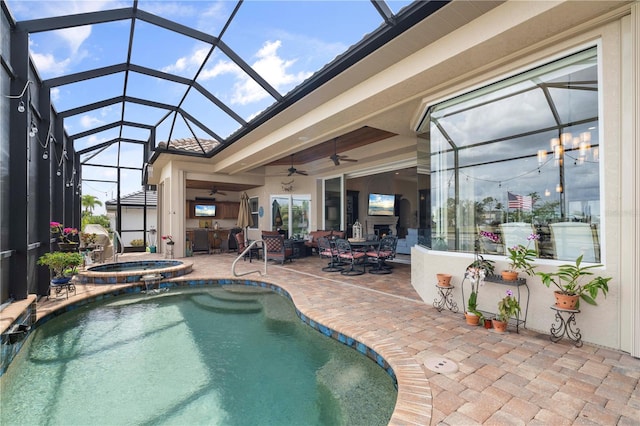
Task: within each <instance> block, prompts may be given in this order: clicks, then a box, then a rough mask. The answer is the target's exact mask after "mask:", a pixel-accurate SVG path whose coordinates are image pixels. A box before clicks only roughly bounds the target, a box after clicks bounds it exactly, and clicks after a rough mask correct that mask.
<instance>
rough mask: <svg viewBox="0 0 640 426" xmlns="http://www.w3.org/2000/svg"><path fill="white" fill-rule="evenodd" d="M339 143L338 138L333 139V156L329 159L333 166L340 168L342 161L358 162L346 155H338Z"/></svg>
mask: <svg viewBox="0 0 640 426" xmlns="http://www.w3.org/2000/svg"><path fill="white" fill-rule="evenodd" d="M337 141H338V138H334V139H333V155H332V156H331V157H329V159H331V161H333V164H335V165H336V166H339V165H340V160H342V161H353V162H356V161H358V160H354V159H352V158H348V157H347V156H346V155H338V149H337Z"/></svg>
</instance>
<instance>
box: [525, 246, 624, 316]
mask: <svg viewBox="0 0 640 426" xmlns="http://www.w3.org/2000/svg"><path fill="white" fill-rule="evenodd" d="M581 265H582V255H580V256H579V257H578V258H577V259H576V261H575V264H573V265H571V264H565V265H560V266H559V267H558V270H557V271H556V272H551V273H547V272H538V273H537V274H536V275H539V276H540V277H541V278H542V283H543V284H544V285H546V286H547V287H550V286H551V284H553V285H555V286H556V288H557V289H558V291H560V292H561V293H564V294H568V295H575V296H580V299H582V300H584V301H585V302H587V303H588V304H590V305H597V303H596V300H595V299H596V297H597V296H598V293H599V292H600V291H602V294H603V295H604V297H607V292H608V291H609V284H608V283H609V281H610V280H611V277H606V278H605V277H600V276H594V275H595V274H594V273H593V272H591V271H592V270H593V269H595V268H600V267H602V265H589V266H581Z"/></svg>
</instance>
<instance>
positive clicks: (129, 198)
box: [105, 190, 158, 210]
mask: <svg viewBox="0 0 640 426" xmlns="http://www.w3.org/2000/svg"><path fill="white" fill-rule="evenodd" d="M116 205H117V199H113V200H109V201H107V202H105V207H106V208H107V210H110V208H111V209H115V207H116ZM120 205H121V206H127V207H142V206H144V191H142V190H140V191H137V192H134V193H132V194H129V195H125V196H123V197H120ZM157 205H158V193H157V191H147V207H156V206H157Z"/></svg>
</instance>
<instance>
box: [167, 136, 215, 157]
mask: <svg viewBox="0 0 640 426" xmlns="http://www.w3.org/2000/svg"><path fill="white" fill-rule="evenodd" d="M219 145H220V142H218V141H216V140H213V139H196V138H183V139H174V140H172V141H171V142H170V143H169V146H168V147H167V143H166V142H160V143H158V148H160V149H174V150H178V151H189V152H195V153H198V154H202V153H206V152H209V151H211V150H212V149H214V148H216V147H217V146H219Z"/></svg>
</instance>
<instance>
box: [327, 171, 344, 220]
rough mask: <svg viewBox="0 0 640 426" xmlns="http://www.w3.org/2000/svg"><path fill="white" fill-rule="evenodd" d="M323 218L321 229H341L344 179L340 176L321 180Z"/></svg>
mask: <svg viewBox="0 0 640 426" xmlns="http://www.w3.org/2000/svg"><path fill="white" fill-rule="evenodd" d="M322 189H323V191H322V192H323V194H324V209H323V213H324V218H323V224H324V226H323V228H322V229H327V230H328V229H333V230H342V229H343V223H344V220H343V219H344V218H343V215H344V206H343V200H344V179H343V177H342V176H339V177H335V178H330V179H325V180H324V181H323V188H322Z"/></svg>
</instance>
